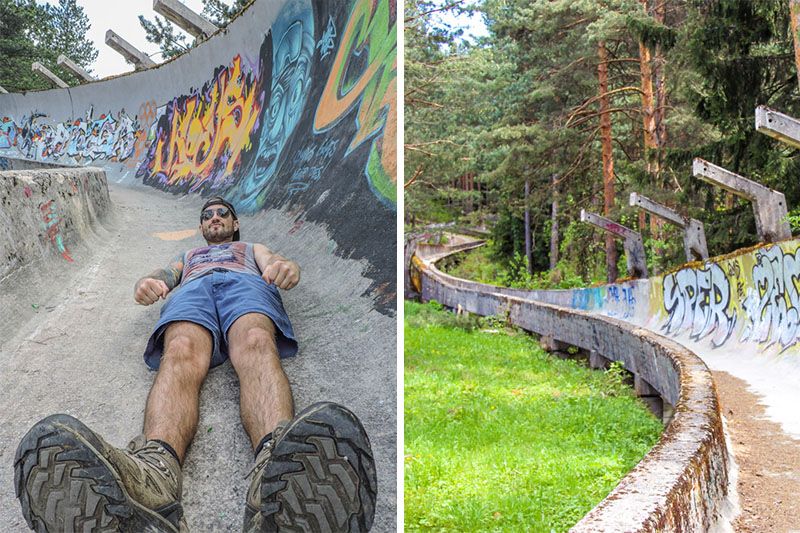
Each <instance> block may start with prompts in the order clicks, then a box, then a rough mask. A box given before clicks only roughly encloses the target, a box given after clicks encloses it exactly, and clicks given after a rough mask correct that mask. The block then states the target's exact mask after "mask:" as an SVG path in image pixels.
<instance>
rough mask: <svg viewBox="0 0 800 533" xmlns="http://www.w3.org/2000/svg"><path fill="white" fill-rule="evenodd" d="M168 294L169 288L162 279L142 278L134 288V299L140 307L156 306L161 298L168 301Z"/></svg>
mask: <svg viewBox="0 0 800 533" xmlns="http://www.w3.org/2000/svg"><path fill="white" fill-rule="evenodd" d="M167 294H169V287H167V284H166V283H164V282H163V281H162V280H160V279H153V278H142V279H140V280H139V281H137V282H136V286H135V287H134V288H133V299H134V300H136V303H138V304H140V305H150V304H154V303H156V302H157V301H158V299H159V298H164V299H166V298H167Z"/></svg>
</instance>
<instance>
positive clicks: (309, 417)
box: [242, 402, 378, 533]
mask: <svg viewBox="0 0 800 533" xmlns="http://www.w3.org/2000/svg"><path fill="white" fill-rule="evenodd" d="M252 473H255V478H254V479H253V481H252V482H251V484H250V489H249V490H248V491H247V503H246V505H245V512H244V526H243V528H242V531H244V532H245V533H255V532H289V531H292V532H295V531H299V532H311V531H313V532H331V533H333V532H348V531H349V532H356V531H369V529H370V527H372V520H373V518H374V516H375V496H376V494H377V484H378V481H377V477H376V475H375V462H374V460H373V458H372V449H371V448H370V444H369V438H368V437H367V434H366V432H365V431H364V428H363V426H362V425H361V422H359V420H358V418H356V416H355V415H354V414H353V413H352V412H350V411H349V410H348V409H346V408H345V407H342V406H341V405H337V404H335V403H331V402H322V403H317V404H314V405H312V406H310V407H308V408H306V409H304V410H303V411H302V412H300V414H298V415H297V416H296V417H294V418H293V419H292V420H291V421H290V422H289V423H288V424H286V425H285V426H284V425H282V424H279V426H278V428H276V430H275V431H273V436H272V439H271V440H270V441H269V442H268V443H267V444H265V445H264V448H263V449H262V451H261V452H260V453H259V454H258V457H257V458H256V464H255V467H254V468H253V471H251V474H252Z"/></svg>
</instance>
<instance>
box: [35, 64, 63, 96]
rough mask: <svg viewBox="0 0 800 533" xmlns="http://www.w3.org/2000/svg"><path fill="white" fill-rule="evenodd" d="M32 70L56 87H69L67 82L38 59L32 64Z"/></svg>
mask: <svg viewBox="0 0 800 533" xmlns="http://www.w3.org/2000/svg"><path fill="white" fill-rule="evenodd" d="M31 70H33V71H34V72H35V73H36V74H37V75H38V76H39V77H40V78H42V79H43V80H44V81H46V82H48V83H50V84H52V85H53V86H54V87H60V88H62V89H68V88H69V85H68V84H67V82H65V81H64V80H62V79H61V78H59V77H58V76H56V75H55V74H53V73H52V72H50V71H49V70H48V69H47V67H45V66H44V65H42V64H41V63H39V62H38V61H34V63H33V64H32V65H31Z"/></svg>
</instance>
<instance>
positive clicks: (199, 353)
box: [161, 325, 213, 371]
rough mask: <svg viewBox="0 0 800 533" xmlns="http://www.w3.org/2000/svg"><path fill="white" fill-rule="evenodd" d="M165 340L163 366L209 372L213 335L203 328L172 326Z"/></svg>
mask: <svg viewBox="0 0 800 533" xmlns="http://www.w3.org/2000/svg"><path fill="white" fill-rule="evenodd" d="M170 328H171V329H168V330H167V333H166V335H165V338H164V351H163V353H162V356H161V364H162V365H163V364H164V363H165V362H166V363H167V364H177V365H181V366H185V367H187V368H197V369H199V370H202V371H206V370H208V365H209V361H210V359H211V350H212V347H213V346H212V345H213V340H212V338H211V334H210V333H209V332H208V331H207V330H205V329H204V328H201V327H199V326H198V327H196V328H191V327H188V328H187V327H180V325H177V326H176V327H174V328H173V327H172V326H170Z"/></svg>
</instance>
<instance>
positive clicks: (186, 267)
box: [181, 241, 261, 286]
mask: <svg viewBox="0 0 800 533" xmlns="http://www.w3.org/2000/svg"><path fill="white" fill-rule="evenodd" d="M220 270H221V271H227V272H242V273H246V274H255V275H256V276H259V277H260V276H261V270H259V268H258V264H257V263H256V258H255V255H254V254H253V245H252V244H251V243H248V242H240V241H236V242H226V243H223V244H215V245H214V246H204V247H202V248H195V249H194V250H189V251H188V252H186V253H185V254H183V275H182V276H181V286H183V285H186V284H187V283H189V282H190V281H193V280H195V279H197V278H199V277H202V276H205V275H206V274H210V273H211V272H214V271H220Z"/></svg>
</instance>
